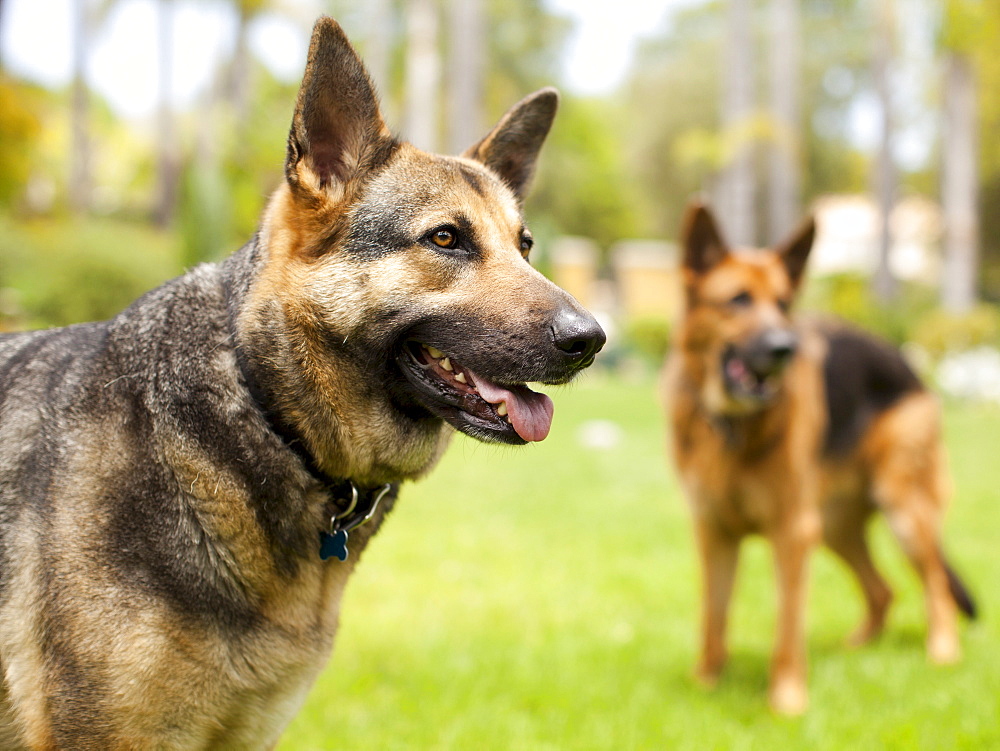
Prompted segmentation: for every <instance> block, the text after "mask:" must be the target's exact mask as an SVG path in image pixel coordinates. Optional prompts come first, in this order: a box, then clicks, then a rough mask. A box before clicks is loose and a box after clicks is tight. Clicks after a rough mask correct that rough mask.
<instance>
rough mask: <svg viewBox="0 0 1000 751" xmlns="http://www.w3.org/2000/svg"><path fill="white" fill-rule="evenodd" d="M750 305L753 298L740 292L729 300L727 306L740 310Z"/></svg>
mask: <svg viewBox="0 0 1000 751" xmlns="http://www.w3.org/2000/svg"><path fill="white" fill-rule="evenodd" d="M751 303H753V296H752V295H751V294H750V293H749V292H746V291H744V292H740V293H739V294H738V295H734V296H733V297H732V298H731V299H730V300H729V304H730V305H732V306H734V307H737V308H742V307H744V306H746V305H750V304H751Z"/></svg>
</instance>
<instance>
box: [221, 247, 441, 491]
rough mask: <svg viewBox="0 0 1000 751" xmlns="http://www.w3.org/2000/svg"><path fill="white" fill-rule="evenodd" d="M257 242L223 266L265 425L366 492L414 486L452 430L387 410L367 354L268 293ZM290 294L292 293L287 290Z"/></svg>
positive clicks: (264, 254) (264, 259)
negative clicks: (390, 485) (410, 482)
mask: <svg viewBox="0 0 1000 751" xmlns="http://www.w3.org/2000/svg"><path fill="white" fill-rule="evenodd" d="M269 256H270V253H269V249H268V248H267V244H266V238H262V237H261V236H260V235H258V236H257V237H255V238H254V240H253V241H251V242H250V243H248V244H247V245H246V246H244V247H243V248H242V249H241V250H240V251H239V252H237V253H236V254H234V255H233V256H232V257H231V258H230V259H229V260H228V261H227V262H226V264H225V266H224V272H225V276H226V279H227V287H228V308H229V317H230V321H231V325H232V326H233V328H234V331H235V339H236V342H237V346H238V351H239V355H240V358H241V364H242V366H243V367H244V369H245V370H246V371H247V372H248V374H249V376H250V378H251V379H252V380H253V382H254V383H255V384H256V386H257V388H258V390H259V391H258V393H257V394H256V395H255V396H256V398H257V399H258V400H259V401H261V402H262V404H263V406H264V407H265V409H266V411H267V412H268V413H269V416H270V417H271V418H272V420H275V421H277V422H278V423H279V424H280V425H281V426H282V427H284V428H285V430H286V431H287V432H290V433H292V434H294V435H295V436H297V437H298V438H299V439H300V440H301V441H302V444H303V445H304V448H305V450H306V451H307V452H308V454H309V455H310V456H311V457H312V459H313V460H314V461H315V463H316V465H317V467H318V468H319V469H320V470H321V471H322V472H324V473H326V474H327V475H329V476H330V477H334V478H347V479H351V480H353V481H354V482H355V483H357V484H359V485H364V486H375V485H379V484H382V483H385V482H400V481H402V480H406V479H412V478H415V477H418V476H419V475H421V474H423V473H424V472H426V471H427V470H428V469H430V467H432V466H433V465H434V464H435V463H436V461H437V459H438V458H439V457H440V455H441V453H442V452H443V451H444V448H445V447H446V445H447V440H448V437H449V436H450V433H451V431H450V430H449V429H447V428H446V427H445V426H444V425H443V423H442V421H441V420H438V419H436V418H431V417H428V416H426V415H425V414H419V413H418V414H415V415H412V416H411V415H407V414H406V413H405V412H401V411H400V410H399V408H398V407H397V406H396V405H394V404H392V403H391V401H390V399H391V396H390V395H389V393H388V391H387V388H386V383H385V382H384V380H383V378H382V377H380V374H379V372H378V371H377V370H373V368H384V367H385V363H384V362H372V361H371V351H370V349H371V348H370V347H367V346H366V344H365V343H364V342H363V341H360V340H358V339H356V338H355V339H354V340H353V341H352V337H351V336H350V334H347V335H343V336H341V335H339V334H338V335H336V336H331V335H330V333H329V332H326V331H324V330H323V329H322V328H321V327H320V326H319V325H318V324H317V322H316V321H315V320H311V319H310V318H309V317H308V316H302V315H298V314H297V312H296V311H294V310H293V309H290V306H289V305H288V304H286V301H285V300H284V299H283V298H282V297H280V296H277V295H274V294H270V293H268V292H267V290H268V289H274V284H273V281H272V280H267V281H264V280H263V277H264V275H265V269H266V268H267V264H268V263H269V262H271V261H272V260H273V259H271V258H270V257H269ZM290 292H291V291H290Z"/></svg>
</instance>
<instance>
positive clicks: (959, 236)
mask: <svg viewBox="0 0 1000 751" xmlns="http://www.w3.org/2000/svg"><path fill="white" fill-rule="evenodd" d="M946 65H947V67H946V69H945V86H944V144H943V156H944V163H943V165H942V185H941V202H942V205H943V209H944V231H945V235H944V273H943V274H942V277H941V304H942V305H943V306H944V307H945V309H946V310H949V311H951V312H952V313H965V312H967V311H968V310H970V309H971V308H972V307H973V305H975V303H976V276H977V275H976V270H977V267H978V260H979V213H978V206H979V195H978V189H979V172H978V153H977V143H978V138H979V133H978V130H977V127H976V124H977V121H978V109H979V108H978V102H977V97H976V75H975V72H974V70H973V67H972V63H971V61H970V60H969V58H968V56H966V55H964V54H962V53H960V52H952V53H951V54H950V55H949V56H948V60H947V63H946Z"/></svg>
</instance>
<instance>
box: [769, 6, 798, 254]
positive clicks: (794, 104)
mask: <svg viewBox="0 0 1000 751" xmlns="http://www.w3.org/2000/svg"><path fill="white" fill-rule="evenodd" d="M801 34H802V29H801V19H800V10H799V0H771V50H770V51H771V61H770V62H771V114H772V117H773V119H774V123H775V131H776V132H775V137H774V139H773V141H772V142H771V149H770V152H771V154H770V157H771V158H770V162H771V164H770V168H771V190H770V193H769V194H768V196H769V207H768V208H769V211H768V237H769V239H770V241H771V242H772V243H777V242H780V241H781V240H782V239H783V238H784V237H785V235H786V234H787V233H788V232H789V231H790V230H791V229H792V227H794V226H795V223H796V222H797V221H798V214H799V201H800V195H799V194H800V191H801V179H800V175H799V158H800V156H799V155H800V135H799V134H800V126H799V117H800V113H799V68H800V64H801V44H800V41H801Z"/></svg>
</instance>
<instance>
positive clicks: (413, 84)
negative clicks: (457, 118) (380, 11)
mask: <svg viewBox="0 0 1000 751" xmlns="http://www.w3.org/2000/svg"><path fill="white" fill-rule="evenodd" d="M437 37H438V16H437V4H436V2H435V0H410V2H408V3H407V5H406V92H405V97H404V110H405V111H404V113H403V122H404V126H403V127H404V135H405V137H406V139H407V140H409V141H411V142H412V143H413V144H414V145H415V146H417V147H419V148H421V149H426V150H427V151H434V150H436V149H437V131H438V117H439V115H440V113H441V108H440V107H439V106H438V102H439V88H440V87H439V83H440V77H441V63H440V59H439V55H438V45H437Z"/></svg>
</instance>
